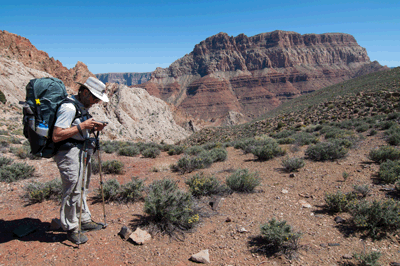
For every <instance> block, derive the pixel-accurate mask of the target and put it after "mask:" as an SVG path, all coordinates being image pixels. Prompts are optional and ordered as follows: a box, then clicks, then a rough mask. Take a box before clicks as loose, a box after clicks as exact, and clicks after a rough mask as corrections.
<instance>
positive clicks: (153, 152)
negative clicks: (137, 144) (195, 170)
mask: <svg viewBox="0 0 400 266" xmlns="http://www.w3.org/2000/svg"><path fill="white" fill-rule="evenodd" d="M160 153H161V151H160V149H158V148H155V147H150V148H147V149H145V150H144V151H142V156H143V157H145V158H156V157H157V156H158V155H160Z"/></svg>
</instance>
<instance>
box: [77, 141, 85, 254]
mask: <svg viewBox="0 0 400 266" xmlns="http://www.w3.org/2000/svg"><path fill="white" fill-rule="evenodd" d="M82 152H83V176H82V183H81V203H80V210H79V227H78V242H77V244H78V248H79V244H80V243H81V232H82V225H81V221H82V209H83V193H84V191H85V183H86V175H87V151H86V141H85V142H84V143H83V148H82Z"/></svg>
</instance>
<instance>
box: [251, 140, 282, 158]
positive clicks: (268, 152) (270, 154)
mask: <svg viewBox="0 0 400 266" xmlns="http://www.w3.org/2000/svg"><path fill="white" fill-rule="evenodd" d="M251 153H252V154H253V155H254V156H256V157H257V159H258V160H261V161H266V160H270V159H272V158H274V157H277V156H282V155H285V153H286V152H285V151H284V150H283V149H282V148H281V147H279V145H278V143H277V142H276V141H275V140H274V139H267V140H265V141H264V142H263V144H262V146H256V147H255V148H253V149H252V150H251Z"/></svg>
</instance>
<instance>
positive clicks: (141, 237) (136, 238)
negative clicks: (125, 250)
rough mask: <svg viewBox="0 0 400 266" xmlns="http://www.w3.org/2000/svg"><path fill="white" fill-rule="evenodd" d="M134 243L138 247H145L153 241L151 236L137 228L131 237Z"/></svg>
mask: <svg viewBox="0 0 400 266" xmlns="http://www.w3.org/2000/svg"><path fill="white" fill-rule="evenodd" d="M129 238H130V239H132V241H133V242H135V243H136V244H138V245H143V244H144V243H145V242H148V241H149V240H150V239H151V235H150V234H149V233H148V232H147V231H144V230H142V229H140V228H137V229H136V231H135V232H133V233H132V234H131V235H130V236H129Z"/></svg>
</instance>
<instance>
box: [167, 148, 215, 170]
mask: <svg viewBox="0 0 400 266" xmlns="http://www.w3.org/2000/svg"><path fill="white" fill-rule="evenodd" d="M212 163H213V159H212V157H211V156H210V154H209V153H208V152H203V153H201V154H199V156H196V157H189V156H187V155H185V156H183V157H182V158H180V159H179V160H178V162H177V163H176V164H174V165H172V166H171V169H172V170H173V171H177V172H181V173H183V174H184V173H191V172H193V171H194V170H196V169H203V168H207V167H209V166H210V165H211V164H212Z"/></svg>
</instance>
